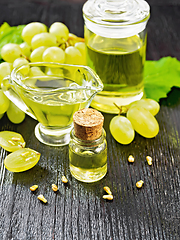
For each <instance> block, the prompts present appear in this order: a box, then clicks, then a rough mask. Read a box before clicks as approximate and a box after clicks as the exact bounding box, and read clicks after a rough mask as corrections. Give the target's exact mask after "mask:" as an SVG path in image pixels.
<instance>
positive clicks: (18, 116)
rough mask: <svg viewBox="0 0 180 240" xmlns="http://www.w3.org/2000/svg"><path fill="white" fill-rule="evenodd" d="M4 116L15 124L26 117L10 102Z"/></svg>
mask: <svg viewBox="0 0 180 240" xmlns="http://www.w3.org/2000/svg"><path fill="white" fill-rule="evenodd" d="M6 114H7V116H8V118H9V120H10V121H11V122H12V123H15V124H19V123H21V122H22V121H23V120H24V119H25V116H26V114H25V113H24V112H23V111H22V110H21V109H19V108H18V107H17V106H16V105H15V104H14V103H13V102H10V104H9V108H8V110H7V112H6Z"/></svg>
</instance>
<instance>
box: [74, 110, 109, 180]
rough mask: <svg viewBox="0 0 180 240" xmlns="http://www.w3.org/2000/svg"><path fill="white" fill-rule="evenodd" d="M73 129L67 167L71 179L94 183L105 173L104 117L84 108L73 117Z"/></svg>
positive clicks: (95, 111)
mask: <svg viewBox="0 0 180 240" xmlns="http://www.w3.org/2000/svg"><path fill="white" fill-rule="evenodd" d="M73 121H74V128H73V129H72V131H71V136H70V142H69V166H70V171H71V174H72V176H73V177H75V178H76V179H77V180H79V181H82V182H87V183H91V182H96V181H98V180H100V179H102V178H103V177H104V176H105V175H106V173H107V143H106V134H105V131H104V129H103V122H104V117H103V115H102V114H101V113H100V112H98V111H97V110H94V109H91V108H86V109H82V110H79V111H77V112H76V113H75V114H74V116H73Z"/></svg>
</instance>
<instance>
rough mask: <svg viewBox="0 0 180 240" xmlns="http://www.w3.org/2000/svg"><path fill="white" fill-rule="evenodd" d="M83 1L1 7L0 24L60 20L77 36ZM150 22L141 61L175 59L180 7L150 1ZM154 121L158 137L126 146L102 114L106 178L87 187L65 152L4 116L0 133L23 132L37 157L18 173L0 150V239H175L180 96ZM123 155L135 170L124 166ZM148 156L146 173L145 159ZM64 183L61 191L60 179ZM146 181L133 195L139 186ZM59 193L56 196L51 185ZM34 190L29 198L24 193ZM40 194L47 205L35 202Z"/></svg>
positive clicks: (27, 124) (179, 220)
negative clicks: (107, 192) (150, 160)
mask: <svg viewBox="0 0 180 240" xmlns="http://www.w3.org/2000/svg"><path fill="white" fill-rule="evenodd" d="M83 2H84V1H80V0H79V1H75V0H74V1H70V0H69V1H57V0H51V1H48V0H39V1H35V0H33V1H30V0H29V1H27V0H25V1H20V0H16V1H12V0H8V1H7V0H6V1H5V0H1V1H0V23H3V22H4V21H7V22H8V23H9V24H10V25H18V24H26V23H28V22H31V21H41V22H44V23H45V24H47V25H48V26H50V24H51V23H52V22H54V21H62V22H64V23H65V24H67V26H68V27H69V29H70V31H71V32H73V33H75V34H77V35H79V36H83V18H82V13H81V8H82V4H83ZM148 2H149V3H150V5H151V19H150V21H149V23H148V45H147V59H151V60H158V59H159V58H161V57H163V56H169V55H170V56H172V57H176V58H178V59H179V60H180V44H179V43H180V31H179V26H180V2H179V1H175V0H174V1H160V0H159V1H158V0H157V1H154V0H149V1H148ZM160 103H161V110H160V112H159V113H158V115H157V120H158V122H159V124H160V132H159V134H158V136H157V137H156V138H154V139H145V138H143V137H141V136H140V135H138V134H136V137H135V140H134V141H133V143H131V144H130V145H128V146H123V145H120V144H118V143H117V142H116V141H115V140H114V139H113V138H112V136H111V134H110V132H109V122H110V120H111V118H112V117H113V115H110V114H104V116H105V124H104V127H105V130H106V132H107V141H108V173H107V175H106V177H105V178H104V179H103V180H101V181H99V182H97V183H93V184H85V183H81V182H78V181H77V180H75V179H74V178H72V177H71V175H70V171H69V166H68V146H65V147H58V148H55V147H48V146H45V145H43V144H41V143H39V142H38V140H37V139H36V138H35V136H34V127H35V125H36V124H37V122H36V121H35V120H33V119H31V118H30V117H28V116H26V119H25V121H24V122H23V123H21V124H19V125H14V124H12V123H10V122H9V120H8V119H7V117H6V115H5V116H4V117H3V118H2V119H1V120H0V130H13V131H17V132H19V133H21V134H22V135H23V137H24V139H25V141H26V146H27V147H30V148H32V149H35V150H37V151H39V152H40V153H41V159H40V161H39V163H38V164H37V165H36V166H35V167H34V168H32V169H31V170H29V171H27V172H23V173H11V172H9V171H7V170H6V169H5V168H4V165H3V159H4V158H5V156H6V155H7V154H8V153H7V152H6V151H4V150H3V149H0V151H1V153H0V154H1V155H0V159H1V165H0V166H1V167H0V187H1V190H0V239H2V240H9V239H12V240H30V239H33V240H35V239H37V240H40V239H42V240H49V239H57V240H61V239H62V240H71V239H73V240H82V239H84V240H98V239H100V240H104V239H108V240H110V239H114V240H118V239H120V240H121V239H122V240H131V239H132V240H135V239H137V240H141V239H142V240H164V239H165V240H166V239H168V240H169V239H171V240H175V239H177V240H178V239H180V123H179V119H180V90H179V89H177V88H173V90H172V91H171V92H170V93H169V95H168V98H167V99H162V100H161V102H160ZM129 154H132V155H133V156H134V157H135V163H133V164H129V163H128V162H127V158H128V156H129ZM147 155H150V156H152V158H153V165H152V166H149V165H148V164H147V162H146V159H145V157H146V156H147ZM62 175H66V176H67V178H68V180H69V183H68V184H67V185H64V184H63V183H62V182H61V176H62ZM140 179H142V180H144V186H143V188H142V189H137V188H136V186H135V183H136V181H137V180H140ZM52 183H55V184H57V185H58V187H59V191H58V192H57V193H54V192H53V191H52V190H51V184H52ZM33 184H38V185H39V189H38V191H36V192H35V193H32V192H31V191H30V190H29V187H30V186H31V185H33ZM104 185H109V187H110V188H111V189H112V192H113V195H114V200H113V201H112V202H108V201H105V200H104V199H102V196H103V194H104V192H103V186H104ZM40 193H42V194H43V195H44V196H45V197H46V198H47V200H48V204H42V203H41V202H39V201H38V200H37V195H38V194H40Z"/></svg>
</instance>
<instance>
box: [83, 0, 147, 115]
mask: <svg viewBox="0 0 180 240" xmlns="http://www.w3.org/2000/svg"><path fill="white" fill-rule="evenodd" d="M149 11H150V8H149V5H148V4H147V3H146V2H145V1H143V0H89V1H87V2H86V3H85V4H84V6H83V17H84V20H85V30H84V36H85V43H86V50H87V65H88V66H90V67H91V68H93V69H94V70H95V71H96V73H97V74H98V75H99V77H100V79H101V80H102V82H103V84H104V89H103V91H102V92H99V93H98V94H97V95H96V97H95V98H94V99H93V101H92V103H91V106H92V107H94V108H96V109H98V110H100V111H103V112H107V113H118V111H119V110H118V109H117V107H116V106H115V105H114V103H116V104H117V105H119V106H123V105H128V104H130V103H131V102H133V101H136V100H139V99H141V98H142V97H143V96H144V81H143V73H144V63H145V59H146V39H147V31H146V24H147V21H148V19H149V17H150V13H149Z"/></svg>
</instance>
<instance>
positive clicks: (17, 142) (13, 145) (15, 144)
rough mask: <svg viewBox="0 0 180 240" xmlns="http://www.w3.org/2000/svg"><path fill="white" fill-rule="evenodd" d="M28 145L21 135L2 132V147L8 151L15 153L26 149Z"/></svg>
mask: <svg viewBox="0 0 180 240" xmlns="http://www.w3.org/2000/svg"><path fill="white" fill-rule="evenodd" d="M25 145H26V143H25V141H24V139H23V137H22V136H21V134H19V133H16V132H13V131H2V132H0V146H1V147H2V148H4V149H5V150H6V151H9V152H14V151H17V150H18V149H21V148H24V147H25Z"/></svg>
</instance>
